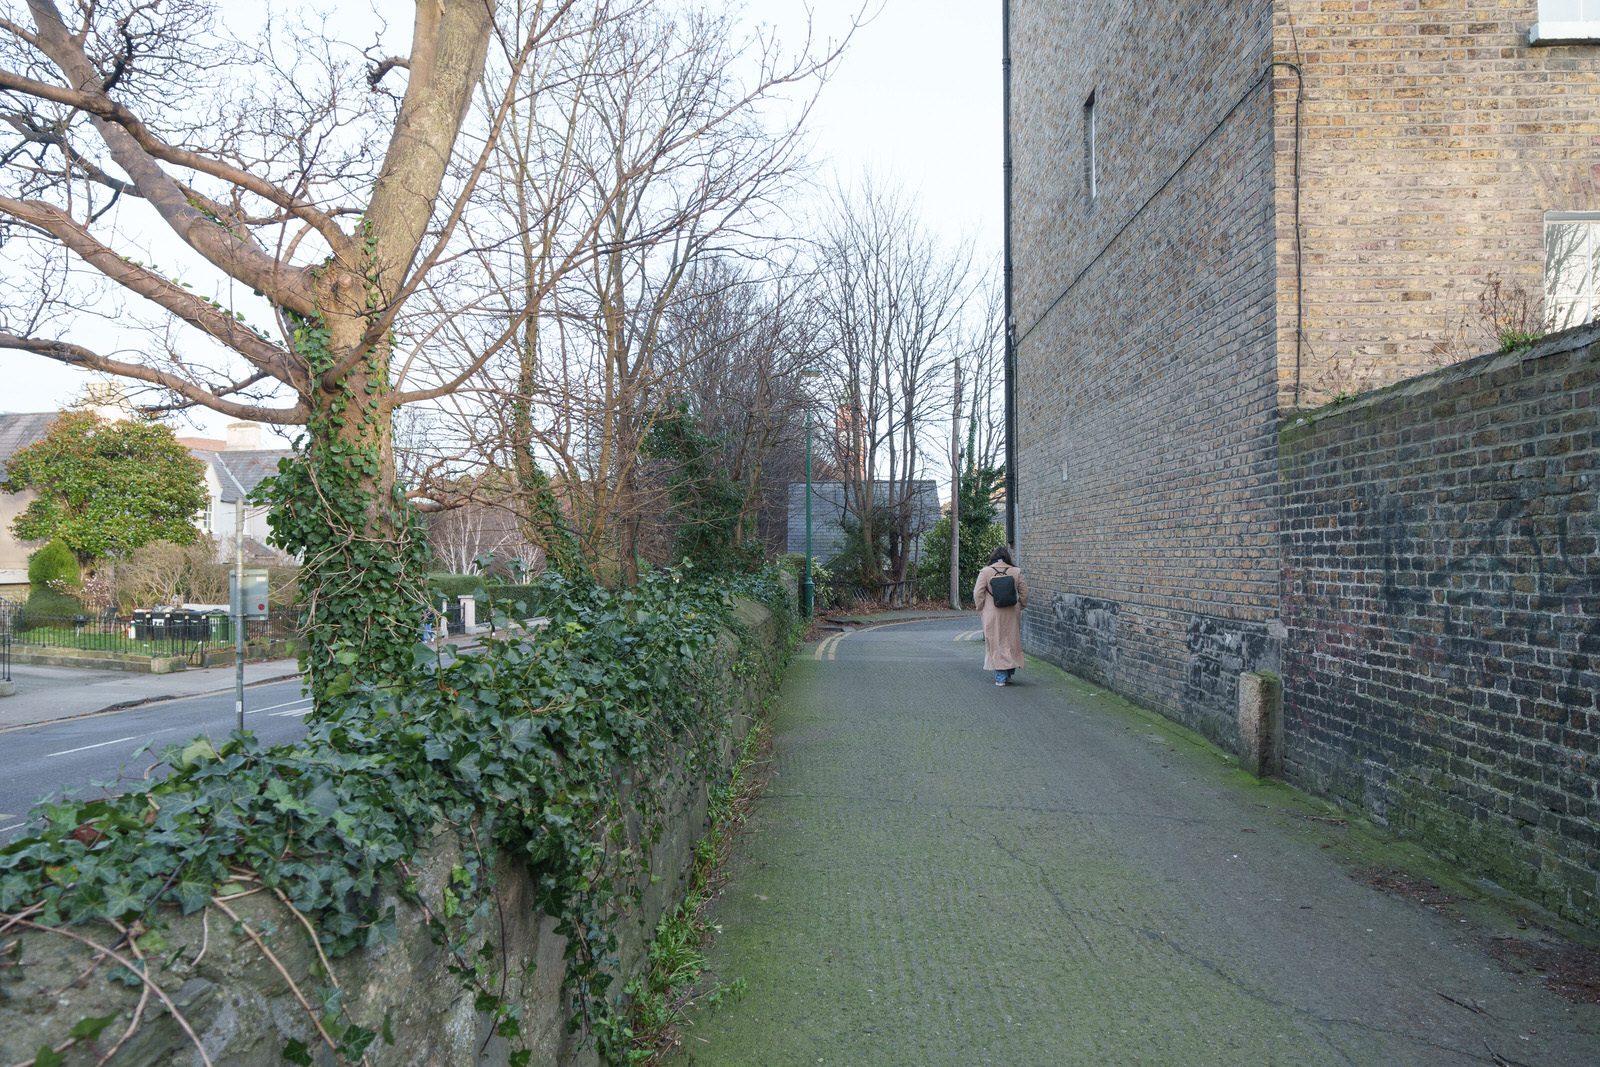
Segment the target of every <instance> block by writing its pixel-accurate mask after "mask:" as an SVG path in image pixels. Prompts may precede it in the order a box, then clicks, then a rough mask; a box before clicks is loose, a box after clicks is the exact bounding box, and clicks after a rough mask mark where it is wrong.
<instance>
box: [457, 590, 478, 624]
mask: <svg viewBox="0 0 1600 1067" xmlns="http://www.w3.org/2000/svg"><path fill="white" fill-rule="evenodd" d="M461 632H462V633H464V634H470V633H477V632H478V599H477V597H475V596H473V595H472V594H471V593H465V594H463V595H462V597H461Z"/></svg>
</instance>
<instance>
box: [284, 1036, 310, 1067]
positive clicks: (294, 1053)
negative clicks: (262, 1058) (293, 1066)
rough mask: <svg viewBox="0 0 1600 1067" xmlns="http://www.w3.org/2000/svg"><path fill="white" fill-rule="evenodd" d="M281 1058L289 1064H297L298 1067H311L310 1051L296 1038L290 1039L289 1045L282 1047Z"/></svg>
mask: <svg viewBox="0 0 1600 1067" xmlns="http://www.w3.org/2000/svg"><path fill="white" fill-rule="evenodd" d="M283 1058H284V1059H286V1060H288V1061H289V1062H290V1063H298V1064H299V1065H300V1067H311V1050H310V1049H308V1048H306V1043H305V1042H304V1041H301V1040H300V1039H299V1038H298V1037H293V1038H290V1039H289V1043H288V1044H287V1045H285V1046H283Z"/></svg>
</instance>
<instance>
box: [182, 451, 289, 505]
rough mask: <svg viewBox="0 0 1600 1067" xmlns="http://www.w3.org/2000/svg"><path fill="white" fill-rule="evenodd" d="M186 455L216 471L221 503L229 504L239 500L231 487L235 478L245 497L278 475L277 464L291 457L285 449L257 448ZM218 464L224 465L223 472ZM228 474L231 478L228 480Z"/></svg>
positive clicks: (199, 452) (198, 452)
mask: <svg viewBox="0 0 1600 1067" xmlns="http://www.w3.org/2000/svg"><path fill="white" fill-rule="evenodd" d="M189 451H190V453H191V454H193V455H194V457H195V458H196V459H200V460H203V461H205V462H206V463H209V464H211V466H212V467H214V468H216V469H217V482H218V483H219V484H220V485H221V486H222V502H223V503H224V504H232V503H233V502H234V501H235V500H236V499H237V498H238V496H239V494H238V492H237V491H236V490H235V489H234V487H233V479H234V478H237V479H238V480H239V484H240V485H241V486H243V487H244V491H245V495H247V496H248V495H249V494H250V493H252V492H254V491H255V488H256V486H258V485H260V484H261V483H262V482H263V481H265V480H266V479H267V478H270V477H272V476H273V475H274V474H277V473H278V461H279V460H280V459H283V458H285V457H286V456H292V455H294V453H293V452H292V451H291V450H289V449H287V448H260V449H248V450H246V449H240V450H237V451H233V452H211V451H207V450H206V449H202V448H191V449H190V450H189ZM221 464H226V465H227V471H226V472H225V471H224V470H223V469H222V467H221V466H220V465H221ZM229 473H231V474H232V475H233V478H229V477H228V474H229Z"/></svg>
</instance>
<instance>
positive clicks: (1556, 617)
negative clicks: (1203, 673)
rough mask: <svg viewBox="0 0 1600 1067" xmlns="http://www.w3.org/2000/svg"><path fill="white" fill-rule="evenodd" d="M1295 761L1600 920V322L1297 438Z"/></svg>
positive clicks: (1286, 485)
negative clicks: (1594, 325)
mask: <svg viewBox="0 0 1600 1067" xmlns="http://www.w3.org/2000/svg"><path fill="white" fill-rule="evenodd" d="M1282 455H1283V495H1284V511H1283V544H1284V573H1285V596H1284V621H1285V623H1286V625H1287V629H1288V641H1287V646H1286V649H1285V653H1284V664H1283V668H1284V669H1283V675H1284V686H1283V701H1284V707H1283V715H1284V743H1285V748H1284V769H1285V775H1286V777H1287V778H1288V779H1289V780H1290V781H1292V782H1294V783H1295V784H1297V785H1300V786H1303V787H1305V788H1308V789H1311V790H1313V791H1315V792H1319V793H1323V794H1326V795H1331V796H1334V797H1336V798H1339V799H1340V800H1342V801H1344V802H1346V803H1349V804H1352V805H1354V806H1358V807H1360V808H1363V809H1365V810H1367V811H1368V812H1370V813H1372V814H1373V815H1374V816H1375V817H1376V818H1377V819H1378V820H1380V821H1381V822H1384V823H1387V824H1389V825H1391V826H1393V827H1396V828H1398V829H1401V830H1404V831H1407V832H1410V833H1413V834H1415V835H1418V836H1419V837H1421V838H1422V839H1423V840H1424V841H1425V843H1427V844H1428V845H1430V846H1431V847H1433V848H1434V849H1436V850H1438V851H1441V852H1443V853H1444V854H1446V855H1447V856H1450V857H1451V858H1453V859H1455V860H1456V861H1458V862H1460V863H1461V864H1462V865H1464V866H1466V867H1467V868H1468V869H1471V870H1477V871H1481V872H1484V873H1487V874H1489V875H1490V876H1492V877H1494V878H1495V879H1496V880H1497V881H1500V882H1501V883H1502V884H1505V885H1508V886H1510V887H1513V888H1516V889H1518V890H1521V891H1523V892H1526V893H1529V894H1530V895H1532V896H1534V897H1535V898H1537V899H1539V900H1541V901H1543V902H1545V903H1546V904H1548V905H1550V906H1552V907H1555V908H1557V909H1559V910H1560V911H1562V912H1564V913H1566V914H1568V915H1572V916H1575V917H1579V918H1584V919H1587V920H1589V921H1594V920H1595V919H1597V918H1600V328H1596V327H1589V328H1587V329H1582V330H1575V331H1569V332H1568V333H1566V334H1563V335H1560V336H1558V337H1556V338H1554V339H1551V340H1547V341H1546V342H1544V343H1542V344H1540V345H1538V346H1536V347H1535V348H1533V349H1532V350H1531V351H1523V352H1513V353H1508V354H1501V355H1493V356H1485V357H1482V358H1479V359H1475V360H1472V361H1470V362H1466V363H1462V364H1459V365H1457V366H1455V367H1452V368H1449V369H1446V370H1444V371H1439V372H1436V373H1434V374H1431V375H1428V376H1425V377H1422V378H1418V379H1416V380H1413V381H1410V382H1406V383H1404V384H1402V385H1399V386H1396V387H1393V388H1390V389H1387V390H1384V391H1381V392H1377V393H1373V394H1370V395H1367V396H1363V397H1360V398H1358V399H1356V400H1354V401H1351V402H1348V403H1344V404H1339V405H1335V406H1332V407H1329V408H1325V409H1323V410H1321V411H1318V412H1316V413H1314V414H1311V415H1309V416H1304V417H1301V418H1298V419H1295V420H1292V421H1291V422H1290V423H1289V424H1288V425H1287V427H1286V428H1285V430H1284V431H1283V443H1282Z"/></svg>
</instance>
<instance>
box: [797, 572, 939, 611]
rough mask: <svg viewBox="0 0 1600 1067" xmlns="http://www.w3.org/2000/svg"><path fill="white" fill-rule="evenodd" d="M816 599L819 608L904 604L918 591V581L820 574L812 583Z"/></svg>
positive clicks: (895, 606)
mask: <svg viewBox="0 0 1600 1067" xmlns="http://www.w3.org/2000/svg"><path fill="white" fill-rule="evenodd" d="M815 588H816V602H817V607H819V608H852V607H856V606H870V607H886V608H903V607H907V606H909V605H910V604H911V602H912V601H913V600H914V599H915V598H916V595H917V582H916V579H914V578H907V579H906V580H904V581H900V582H891V581H888V580H887V579H879V580H875V581H859V580H854V581H851V580H841V579H837V578H822V579H818V580H817V582H816V583H815Z"/></svg>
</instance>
